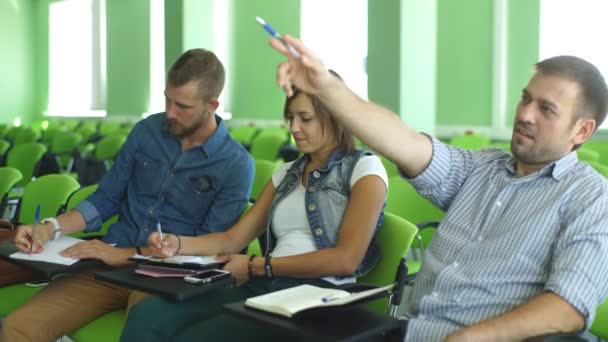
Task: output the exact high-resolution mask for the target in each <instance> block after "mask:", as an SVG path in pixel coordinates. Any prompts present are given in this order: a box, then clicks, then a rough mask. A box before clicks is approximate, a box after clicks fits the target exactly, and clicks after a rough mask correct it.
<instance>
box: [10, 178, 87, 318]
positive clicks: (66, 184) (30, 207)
mask: <svg viewBox="0 0 608 342" xmlns="http://www.w3.org/2000/svg"><path fill="white" fill-rule="evenodd" d="M79 187H80V185H79V184H78V182H77V181H76V180H74V178H72V177H70V176H68V175H46V176H42V177H40V178H38V179H36V180H34V181H32V182H30V183H29V184H28V185H27V186H26V187H25V191H24V192H23V197H22V198H21V202H20V208H19V216H18V219H17V221H19V222H21V223H24V224H33V223H34V216H35V213H36V207H37V206H38V205H40V218H45V217H55V216H56V215H57V212H58V211H60V210H61V208H62V207H63V206H64V204H65V203H66V201H67V199H68V197H69V196H70V195H71V194H72V193H73V192H74V191H76V189H78V188H79ZM38 290H39V288H32V287H28V286H26V285H24V284H17V285H12V286H8V287H3V288H0V303H2V305H0V316H6V315H8V314H9V313H10V312H12V311H13V310H14V309H15V308H17V307H19V306H20V305H22V304H23V303H25V301H27V300H28V299H29V298H30V297H31V296H32V295H34V294H35V293H36V292H37V291H38Z"/></svg>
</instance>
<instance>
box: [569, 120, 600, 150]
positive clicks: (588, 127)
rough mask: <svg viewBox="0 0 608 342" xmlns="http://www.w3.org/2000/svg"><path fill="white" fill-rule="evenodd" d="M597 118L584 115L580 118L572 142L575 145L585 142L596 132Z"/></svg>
mask: <svg viewBox="0 0 608 342" xmlns="http://www.w3.org/2000/svg"><path fill="white" fill-rule="evenodd" d="M595 126H596V123H595V119H592V118H589V117H582V118H580V119H578V121H577V122H576V124H575V131H574V135H573V137H572V143H573V144H574V145H580V144H583V143H584V142H585V141H587V140H588V139H589V138H590V137H591V136H592V135H593V132H595Z"/></svg>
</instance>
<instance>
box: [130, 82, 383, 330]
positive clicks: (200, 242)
mask: <svg viewBox="0 0 608 342" xmlns="http://www.w3.org/2000/svg"><path fill="white" fill-rule="evenodd" d="M283 115H284V117H285V120H286V121H287V123H288V124H289V129H290V131H291V133H292V134H293V137H294V139H295V142H296V145H297V148H298V150H299V151H300V152H302V153H303V156H302V157H300V158H299V159H297V160H295V161H293V162H290V163H286V164H284V165H283V166H282V167H281V168H279V170H277V171H276V172H275V173H274V174H273V176H272V179H271V180H270V181H269V182H268V183H267V184H266V186H265V188H264V190H263V191H262V194H261V195H260V196H259V198H258V200H257V201H256V202H255V204H254V205H253V207H252V208H251V209H250V210H249V211H248V212H247V213H246V214H245V215H243V216H242V217H241V219H240V220H239V221H238V222H237V223H236V224H235V225H234V226H233V227H232V228H231V229H229V230H228V231H226V232H224V233H214V234H206V235H203V236H198V237H186V236H181V237H178V236H174V235H166V234H165V236H164V240H163V241H162V245H161V243H159V240H158V239H159V236H158V235H157V234H156V233H155V234H152V235H151V236H150V238H149V240H148V243H149V245H150V247H151V248H152V249H155V250H156V253H157V254H158V255H163V256H172V255H174V254H178V253H179V254H184V255H221V256H220V257H218V259H219V258H221V259H223V260H225V261H227V263H226V265H225V266H224V269H225V270H228V271H230V272H231V273H232V276H233V277H234V278H235V279H236V282H237V285H238V287H236V288H226V289H221V290H217V291H213V292H211V293H209V295H203V296H201V297H196V298H193V299H191V300H188V301H186V302H182V303H176V302H171V301H168V300H165V299H162V298H152V299H149V300H146V301H143V302H141V303H139V304H137V305H136V306H135V307H134V308H132V309H131V312H130V313H129V317H128V320H127V324H126V326H125V330H124V331H123V335H122V337H121V340H123V341H132V340H143V341H167V340H172V341H173V340H176V339H177V340H184V341H189V340H209V341H215V340H221V341H227V340H244V339H246V338H247V339H249V338H250V336H256V338H258V337H261V336H260V334H265V335H267V336H266V338H277V337H279V336H280V332H276V331H270V329H267V328H265V329H260V327H259V326H256V325H255V323H252V322H249V321H247V320H239V319H234V318H232V317H230V316H228V315H226V314H224V310H223V305H224V304H226V303H230V302H235V301H239V300H244V299H246V298H249V297H253V296H258V295H261V294H264V293H268V292H273V291H278V290H281V289H284V288H289V287H293V286H297V285H301V284H312V285H316V286H321V287H333V286H336V285H339V284H344V283H349V282H355V281H356V278H357V277H358V276H360V275H362V274H365V273H366V272H368V271H369V270H370V269H371V268H372V267H373V266H374V265H375V263H376V262H377V261H378V259H379V251H378V247H377V246H376V244H375V241H374V235H375V233H376V231H377V229H378V228H379V227H380V225H381V223H382V220H383V206H384V201H385V199H386V195H387V184H388V182H387V175H386V171H385V170H384V167H383V166H382V163H381V162H380V159H379V158H378V157H377V156H374V155H372V154H371V153H369V152H363V151H361V150H356V149H355V142H354V138H353V136H352V135H351V134H350V132H348V131H347V130H346V129H345V128H344V127H341V126H339V125H338V124H337V123H336V122H335V121H334V120H333V117H332V116H331V115H330V114H329V109H328V108H326V107H325V106H324V105H323V104H322V103H321V102H320V101H319V100H318V99H317V98H315V97H314V96H311V95H309V94H305V93H302V92H299V91H298V90H297V89H296V90H295V94H294V95H293V96H292V97H289V98H287V99H286V101H285V108H284V111H283ZM264 232H267V234H266V236H267V237H270V238H267V239H266V242H265V246H266V248H265V250H266V251H267V252H266V255H265V256H253V257H249V256H247V255H242V254H236V253H239V251H241V250H243V249H245V248H246V247H247V246H248V244H249V243H250V242H251V241H252V240H254V239H256V238H257V237H258V236H260V235H262V233H264ZM251 329H255V331H254V332H252V330H251ZM252 334H253V335H252Z"/></svg>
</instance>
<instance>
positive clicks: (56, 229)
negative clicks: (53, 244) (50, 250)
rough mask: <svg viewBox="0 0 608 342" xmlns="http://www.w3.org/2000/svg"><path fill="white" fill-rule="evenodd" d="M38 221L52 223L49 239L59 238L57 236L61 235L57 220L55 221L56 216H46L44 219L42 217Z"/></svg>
mask: <svg viewBox="0 0 608 342" xmlns="http://www.w3.org/2000/svg"><path fill="white" fill-rule="evenodd" d="M40 223H42V224H45V223H50V224H51V225H53V236H52V237H51V240H57V239H59V237H60V236H61V225H60V224H59V221H57V219H56V218H54V217H47V218H45V219H42V221H40Z"/></svg>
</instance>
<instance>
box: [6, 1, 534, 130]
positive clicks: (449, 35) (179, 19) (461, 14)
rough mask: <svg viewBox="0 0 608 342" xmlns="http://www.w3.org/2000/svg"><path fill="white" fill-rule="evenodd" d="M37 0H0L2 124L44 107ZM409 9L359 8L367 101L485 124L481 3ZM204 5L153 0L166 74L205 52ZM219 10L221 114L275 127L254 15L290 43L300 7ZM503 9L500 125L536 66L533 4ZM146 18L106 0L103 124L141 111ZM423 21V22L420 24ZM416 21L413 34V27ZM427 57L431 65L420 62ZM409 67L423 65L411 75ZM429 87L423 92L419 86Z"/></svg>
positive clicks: (42, 13)
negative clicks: (225, 99) (226, 46)
mask: <svg viewBox="0 0 608 342" xmlns="http://www.w3.org/2000/svg"><path fill="white" fill-rule="evenodd" d="M49 1H55V0H0V39H2V40H1V41H2V42H3V48H4V49H3V50H4V51H10V53H4V54H2V55H1V56H0V72H1V74H2V75H3V78H2V81H1V82H0V90H2V93H3V96H2V98H1V99H0V121H3V122H7V121H10V120H12V118H13V117H14V116H17V115H20V116H22V118H23V119H24V121H25V122H27V121H29V120H31V119H35V118H38V117H40V116H41V113H42V112H43V111H44V110H45V109H46V106H47V102H48V41H49V40H48V4H49ZM226 1H227V0H226ZM419 1H424V0H383V1H370V2H369V20H370V22H369V25H370V31H369V33H370V39H369V55H368V72H369V84H370V87H369V96H370V98H371V99H373V100H374V101H376V102H378V103H380V104H382V105H385V106H387V107H388V108H391V109H393V110H395V111H400V112H401V111H403V113H400V114H401V116H402V117H403V118H404V119H406V120H407V121H408V122H411V120H413V118H418V119H420V118H425V119H426V120H427V121H426V122H418V123H417V124H416V125H417V126H422V127H432V126H433V124H437V125H438V126H449V125H458V126H467V125H468V126H485V127H490V126H491V125H492V122H491V120H492V96H493V94H492V91H493V88H492V87H493V79H492V75H493V72H494V70H493V61H494V56H493V54H494V47H493V34H494V33H493V30H494V27H493V25H494V14H493V2H492V1H487V0H460V1H453V0H433V1H435V2H436V9H435V11H436V12H435V15H433V14H432V13H428V12H425V11H429V8H428V6H427V5H425V4H424V2H419ZM213 3H214V1H213V0H165V20H166V23H165V36H166V37H165V44H166V49H165V66H166V68H168V67H169V66H170V65H171V64H172V63H173V61H174V60H175V59H176V58H177V57H178V56H179V55H180V54H181V53H182V52H183V51H184V50H186V49H187V48H190V47H194V46H201V47H209V46H212V45H213V35H212V21H213V20H212V19H213V17H212V12H213ZM229 6H230V8H231V12H230V13H231V14H230V16H229V17H230V22H229V27H230V29H229V35H230V37H231V39H230V51H231V57H230V58H231V59H230V60H229V61H224V62H225V63H226V64H229V65H230V67H231V68H230V73H229V75H228V77H229V79H230V84H231V87H230V89H227V91H228V92H229V98H230V100H231V102H230V104H229V106H228V107H227V108H226V109H227V110H228V111H231V112H232V113H233V116H234V117H235V118H237V119H270V120H280V111H281V108H282V104H283V100H284V97H283V93H282V91H281V90H280V89H279V88H277V87H276V83H275V71H276V66H277V64H278V63H280V62H281V61H282V60H283V57H282V56H280V55H279V54H277V53H275V52H274V51H272V50H271V49H270V48H269V47H268V45H267V43H268V35H267V34H266V33H265V32H264V31H263V30H262V29H261V28H260V27H259V26H258V25H257V24H256V22H255V16H261V17H263V18H265V19H266V20H267V21H268V22H270V23H271V24H272V25H273V26H275V28H277V29H278V30H279V31H280V32H281V33H290V34H293V35H295V36H299V35H300V2H299V1H282V0H248V1H237V0H232V1H230V5H229ZM508 11H509V16H508V23H509V31H508V37H509V40H508V49H509V50H508V56H507V62H508V67H509V74H508V84H507V106H508V108H507V110H506V111H507V117H506V118H505V120H506V121H507V122H506V124H507V125H511V122H512V113H513V111H514V106H515V104H516V103H517V99H518V98H519V93H520V91H521V88H522V87H523V86H524V85H525V82H526V80H527V78H528V77H529V75H530V73H531V70H532V69H531V66H532V64H533V63H534V62H536V60H537V58H538V51H537V50H538V30H539V29H538V25H539V11H540V6H539V0H509V1H508ZM149 13H150V3H149V1H148V0H129V1H124V0H107V9H106V14H107V42H106V43H107V49H108V56H107V85H108V89H107V111H108V115H110V116H118V115H139V114H141V113H143V112H146V111H147V109H148V103H149V97H150V94H149V91H150V90H149V88H150V86H149V84H150V70H149V66H148V65H149V61H150V58H149V51H150V37H149V35H150V29H149V28H150V15H149ZM421 13H422V14H421ZM427 18H431V19H432V20H430V21H431V22H433V24H431V25H429V24H428V21H429V20H425V19H427ZM420 25H425V27H424V28H423V29H422V30H420V29H419V27H420ZM430 26H435V29H434V30H435V33H434V35H435V36H434V37H432V36H430V35H431V34H433V33H432V32H433V28H432V27H430ZM421 37H422V38H421ZM433 40H435V41H436V43H437V44H435V45H434V48H433V47H432V46H430V45H428V44H432V42H433ZM425 41H427V43H426V44H427V45H425V43H424V42H425ZM429 42H430V43H429ZM395 44H396V46H395ZM433 50H435V52H432V51H433ZM387 52H388V53H387ZM429 53H434V54H435V55H434V57H433V56H430V57H429V56H427V57H428V58H426V57H421V56H422V55H424V54H426V55H428V54H429ZM433 58H435V60H436V63H435V65H434V66H432V65H428V61H430V60H433ZM425 62H427V63H425ZM421 63H422V64H424V67H420V65H421ZM425 75H426V78H424V77H425ZM412 80H413V81H412ZM416 80H418V81H424V82H423V83H419V82H418V81H416ZM433 84H436V87H435V89H434V90H431V89H429V87H431V86H432V85H433ZM417 85H421V87H420V88H421V89H424V90H423V91H422V93H421V94H422V97H420V96H419V94H418V93H416V92H417V91H420V89H419V88H417ZM413 95H415V96H413ZM154 96H157V95H156V94H155V95H154ZM408 96H409V98H408ZM412 96H413V97H412ZM432 98H435V101H434V103H431V102H433V101H432ZM433 108H434V109H436V110H435V112H436V115H435V117H434V119H432V121H433V122H431V123H429V122H428V120H429V118H430V117H432V114H431V116H429V114H426V113H425V114H424V116H422V114H420V113H419V112H420V111H423V112H424V111H429V110H430V109H433ZM416 115H418V116H416ZM431 130H432V129H431Z"/></svg>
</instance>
